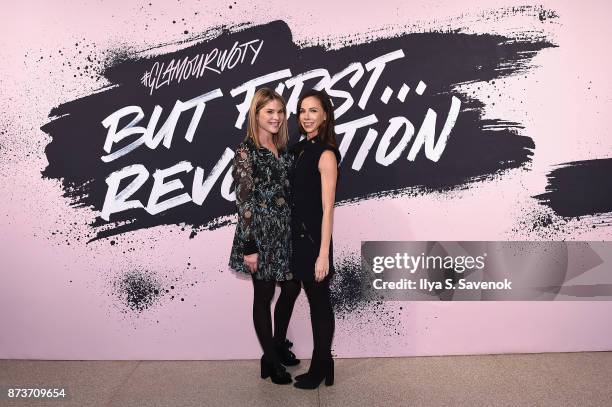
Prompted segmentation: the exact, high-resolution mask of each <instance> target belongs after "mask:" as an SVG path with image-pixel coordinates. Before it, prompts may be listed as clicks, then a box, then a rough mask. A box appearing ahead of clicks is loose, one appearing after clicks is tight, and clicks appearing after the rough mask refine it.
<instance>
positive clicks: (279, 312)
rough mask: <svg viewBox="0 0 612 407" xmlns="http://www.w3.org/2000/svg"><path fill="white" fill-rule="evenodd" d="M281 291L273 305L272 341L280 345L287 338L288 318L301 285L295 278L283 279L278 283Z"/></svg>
mask: <svg viewBox="0 0 612 407" xmlns="http://www.w3.org/2000/svg"><path fill="white" fill-rule="evenodd" d="M280 286H281V292H280V295H279V296H278V300H277V301H276V306H275V307H274V342H276V344H277V345H282V344H284V343H285V339H287V329H288V328H289V320H290V319H291V315H292V314H293V306H294V305H295V300H296V299H297V297H298V295H299V294H300V290H301V289H302V286H301V284H300V282H299V281H297V280H289V281H283V282H281V283H280Z"/></svg>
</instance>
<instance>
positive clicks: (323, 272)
mask: <svg viewBox="0 0 612 407" xmlns="http://www.w3.org/2000/svg"><path fill="white" fill-rule="evenodd" d="M327 273H329V258H327V257H321V256H319V257H317V261H316V262H315V281H316V282H317V283H320V282H321V281H323V280H324V279H325V277H327Z"/></svg>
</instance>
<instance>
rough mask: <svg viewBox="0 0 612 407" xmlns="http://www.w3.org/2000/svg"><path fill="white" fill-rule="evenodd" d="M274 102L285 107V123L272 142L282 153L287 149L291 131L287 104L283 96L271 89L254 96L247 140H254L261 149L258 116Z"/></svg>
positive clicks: (263, 90)
mask: <svg viewBox="0 0 612 407" xmlns="http://www.w3.org/2000/svg"><path fill="white" fill-rule="evenodd" d="M274 100H278V101H279V102H280V104H281V105H282V106H283V113H284V117H283V122H282V123H281V126H280V128H279V129H278V133H276V134H274V135H272V142H273V143H274V145H275V146H276V148H277V149H278V150H279V151H280V150H284V149H285V148H287V143H288V142H289V131H288V129H287V127H288V126H287V104H286V103H285V99H283V97H282V96H281V95H279V94H278V93H276V92H275V91H273V90H272V89H270V88H261V89H259V90H258V91H257V92H255V95H254V96H253V100H252V101H251V107H250V108H249V117H248V122H247V136H246V138H247V139H248V138H250V139H251V140H253V142H254V143H255V145H256V146H257V148H260V147H261V145H260V144H259V138H258V137H257V115H258V114H259V111H260V110H261V109H263V107H264V106H265V105H267V104H268V103H270V102H272V101H274Z"/></svg>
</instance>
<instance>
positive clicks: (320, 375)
mask: <svg viewBox="0 0 612 407" xmlns="http://www.w3.org/2000/svg"><path fill="white" fill-rule="evenodd" d="M312 363H316V365H315V366H313V365H312ZM298 377H299V380H298ZM323 380H325V385H326V386H333V385H334V360H333V359H328V360H325V361H320V362H318V363H317V361H314V360H313V361H312V362H311V366H310V370H309V371H308V373H305V374H302V375H299V376H296V382H295V383H293V386H294V387H297V388H298V389H306V390H314V389H316V388H318V387H319V385H320V384H321V382H322V381H323Z"/></svg>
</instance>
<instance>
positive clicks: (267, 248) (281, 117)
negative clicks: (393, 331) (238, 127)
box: [229, 88, 301, 384]
mask: <svg viewBox="0 0 612 407" xmlns="http://www.w3.org/2000/svg"><path fill="white" fill-rule="evenodd" d="M288 139H289V137H288V131H287V115H286V107H285V101H284V100H283V98H282V97H281V96H280V95H279V94H278V93H276V92H274V91H273V90H271V89H267V88H263V89H259V90H258V91H257V92H256V93H255V96H254V97H253V101H252V102H251V107H250V109H249V115H248V128H247V136H246V138H245V140H244V141H243V142H242V143H241V144H240V146H239V147H238V150H237V151H236V155H235V157H234V168H233V173H232V175H233V177H234V181H235V182H236V204H237V206H238V224H237V225H236V233H235V235H234V242H233V245H232V252H231V255H230V263H229V265H230V267H231V268H232V269H234V270H236V271H238V272H243V273H246V274H250V275H251V277H252V280H253V289H254V294H253V323H254V325H255V332H256V333H257V338H258V339H259V343H260V344H261V347H262V348H263V352H264V354H263V356H262V357H261V377H262V378H263V379H265V378H267V377H270V378H271V380H272V382H274V383H276V384H287V383H291V375H290V374H289V373H288V372H287V371H286V370H285V368H284V366H283V365H285V366H293V365H297V364H298V363H300V361H299V360H298V359H296V358H295V355H294V354H293V352H291V351H290V350H289V348H290V347H291V346H292V343H291V342H289V341H288V340H287V339H286V335H287V328H288V326H289V319H290V318H291V314H292V312H293V305H294V304H295V300H296V298H297V296H298V294H299V293H300V289H301V287H300V282H299V281H297V280H295V279H294V278H293V276H292V274H291V272H290V258H291V232H290V214H291V209H290V207H289V179H288V173H289V170H290V168H291V163H292V157H291V156H290V155H289V153H288V152H287V142H288ZM277 282H278V283H279V284H280V286H281V293H280V296H279V297H278V300H277V302H276V306H275V308H274V335H273V333H272V317H271V315H270V304H271V301H272V297H273V296H274V290H275V286H276V284H277Z"/></svg>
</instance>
